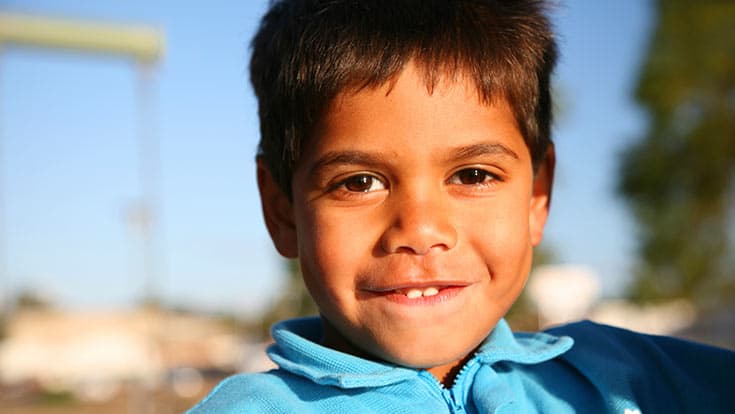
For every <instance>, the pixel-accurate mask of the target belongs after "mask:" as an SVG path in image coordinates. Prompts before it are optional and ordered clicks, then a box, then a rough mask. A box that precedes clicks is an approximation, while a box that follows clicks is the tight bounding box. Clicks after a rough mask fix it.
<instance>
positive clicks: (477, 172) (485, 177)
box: [448, 168, 502, 187]
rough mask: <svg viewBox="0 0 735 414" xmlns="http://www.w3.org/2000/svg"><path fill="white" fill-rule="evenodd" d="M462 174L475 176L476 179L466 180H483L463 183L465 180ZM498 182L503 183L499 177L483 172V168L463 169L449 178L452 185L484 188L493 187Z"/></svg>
mask: <svg viewBox="0 0 735 414" xmlns="http://www.w3.org/2000/svg"><path fill="white" fill-rule="evenodd" d="M462 173H471V174H474V177H464V178H481V180H480V182H474V183H464V182H462V178H463V177H462ZM496 181H502V179H501V177H500V176H499V175H497V174H493V173H491V172H489V171H486V170H483V169H482V168H463V169H461V170H459V171H457V172H456V173H454V174H452V176H451V177H449V180H448V182H449V183H450V184H457V185H469V186H483V187H484V186H490V185H493V183H494V182H496Z"/></svg>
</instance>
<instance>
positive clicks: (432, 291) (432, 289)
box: [423, 287, 439, 296]
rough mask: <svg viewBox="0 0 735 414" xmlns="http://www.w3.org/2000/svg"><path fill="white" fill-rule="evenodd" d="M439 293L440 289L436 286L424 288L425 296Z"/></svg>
mask: <svg viewBox="0 0 735 414" xmlns="http://www.w3.org/2000/svg"><path fill="white" fill-rule="evenodd" d="M437 293H439V289H437V288H435V287H428V288H426V289H424V292H423V295H424V296H434V295H436V294H437Z"/></svg>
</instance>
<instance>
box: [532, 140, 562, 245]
mask: <svg viewBox="0 0 735 414" xmlns="http://www.w3.org/2000/svg"><path fill="white" fill-rule="evenodd" d="M555 166H556V154H555V152H554V144H550V145H549V149H548V150H547V152H546V157H544V160H543V161H542V162H541V165H539V167H538V171H536V174H535V175H534V178H533V194H532V195H531V208H530V211H529V231H530V233H531V244H532V245H533V246H536V245H538V244H539V243H541V239H542V238H543V236H544V226H545V225H546V219H547V218H548V216H549V207H550V206H551V189H552V187H553V185H554V167H555Z"/></svg>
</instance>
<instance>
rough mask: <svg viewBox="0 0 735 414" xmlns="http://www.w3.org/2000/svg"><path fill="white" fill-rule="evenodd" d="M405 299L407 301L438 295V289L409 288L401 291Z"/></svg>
mask: <svg viewBox="0 0 735 414" xmlns="http://www.w3.org/2000/svg"><path fill="white" fill-rule="evenodd" d="M401 293H403V294H404V295H406V297H408V298H409V299H416V298H420V297H422V296H434V295H436V294H437V293H439V288H437V287H434V286H431V287H427V288H426V289H423V290H422V289H418V288H410V289H408V290H403V291H401Z"/></svg>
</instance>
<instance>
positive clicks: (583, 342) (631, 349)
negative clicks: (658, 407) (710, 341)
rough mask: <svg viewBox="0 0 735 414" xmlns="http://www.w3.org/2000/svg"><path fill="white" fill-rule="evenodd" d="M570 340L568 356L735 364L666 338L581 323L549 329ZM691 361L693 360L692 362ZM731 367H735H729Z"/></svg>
mask: <svg viewBox="0 0 735 414" xmlns="http://www.w3.org/2000/svg"><path fill="white" fill-rule="evenodd" d="M549 333H552V334H555V335H567V336H570V337H572V338H573V339H574V343H575V345H574V347H573V348H572V350H571V352H570V356H572V357H584V356H590V357H593V356H595V355H597V356H602V357H617V358H623V359H643V360H647V361H650V360H651V359H654V360H661V359H663V360H671V362H680V363H688V362H693V363H695V365H702V364H707V363H708V362H724V363H729V364H735V352H732V351H729V350H726V349H721V348H717V347H713V346H709V345H705V344H700V343H696V342H691V341H687V340H683V339H678V338H674V337H670V336H659V335H648V334H642V333H639V332H634V331H630V330H627V329H622V328H616V327H613V326H608V325H602V324H598V323H594V322H590V321H582V322H577V323H573V324H569V325H564V326H560V327H557V328H553V329H550V330H549ZM693 359H696V360H694V361H693ZM733 368H735V366H733Z"/></svg>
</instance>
